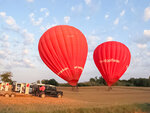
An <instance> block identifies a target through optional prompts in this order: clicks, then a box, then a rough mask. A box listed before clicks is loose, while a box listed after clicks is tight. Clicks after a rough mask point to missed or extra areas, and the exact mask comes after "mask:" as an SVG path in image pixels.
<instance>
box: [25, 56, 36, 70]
mask: <svg viewBox="0 0 150 113" xmlns="http://www.w3.org/2000/svg"><path fill="white" fill-rule="evenodd" d="M23 63H24V64H25V65H26V66H27V67H31V68H33V67H34V64H32V63H31V61H30V60H29V59H26V58H24V59H23Z"/></svg>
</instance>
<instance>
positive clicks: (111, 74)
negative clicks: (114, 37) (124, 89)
mask: <svg viewBox="0 0 150 113" xmlns="http://www.w3.org/2000/svg"><path fill="white" fill-rule="evenodd" d="M93 59H94V62H95V64H96V66H97V68H98V70H99V71H100V73H101V75H102V76H103V78H104V79H105V81H106V82H107V84H108V86H111V85H112V84H114V83H115V82H117V81H118V80H119V78H120V77H121V76H122V75H123V74H124V73H125V71H126V70H127V68H128V66H129V64H130V59H131V54H130V51H129V49H128V47H127V46H125V45H124V44H122V43H120V42H116V41H109V42H104V43H102V44H100V45H99V46H98V47H97V48H96V49H95V50H94V54H93Z"/></svg>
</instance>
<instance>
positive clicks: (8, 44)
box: [1, 42, 10, 48]
mask: <svg viewBox="0 0 150 113" xmlns="http://www.w3.org/2000/svg"><path fill="white" fill-rule="evenodd" d="M1 45H2V47H4V48H8V47H9V46H10V43H9V42H3V43H2V44H1Z"/></svg>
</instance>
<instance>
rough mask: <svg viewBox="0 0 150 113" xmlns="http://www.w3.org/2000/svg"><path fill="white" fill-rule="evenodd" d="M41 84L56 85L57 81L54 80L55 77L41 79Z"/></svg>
mask: <svg viewBox="0 0 150 113" xmlns="http://www.w3.org/2000/svg"><path fill="white" fill-rule="evenodd" d="M41 82H42V84H50V85H55V86H58V85H59V84H58V82H57V81H56V80H55V79H49V80H46V79H45V80H42V81H41Z"/></svg>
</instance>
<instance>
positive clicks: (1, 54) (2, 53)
mask: <svg viewBox="0 0 150 113" xmlns="http://www.w3.org/2000/svg"><path fill="white" fill-rule="evenodd" d="M5 56H6V53H5V52H4V51H3V50H0V57H1V58H4V57H5Z"/></svg>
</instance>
